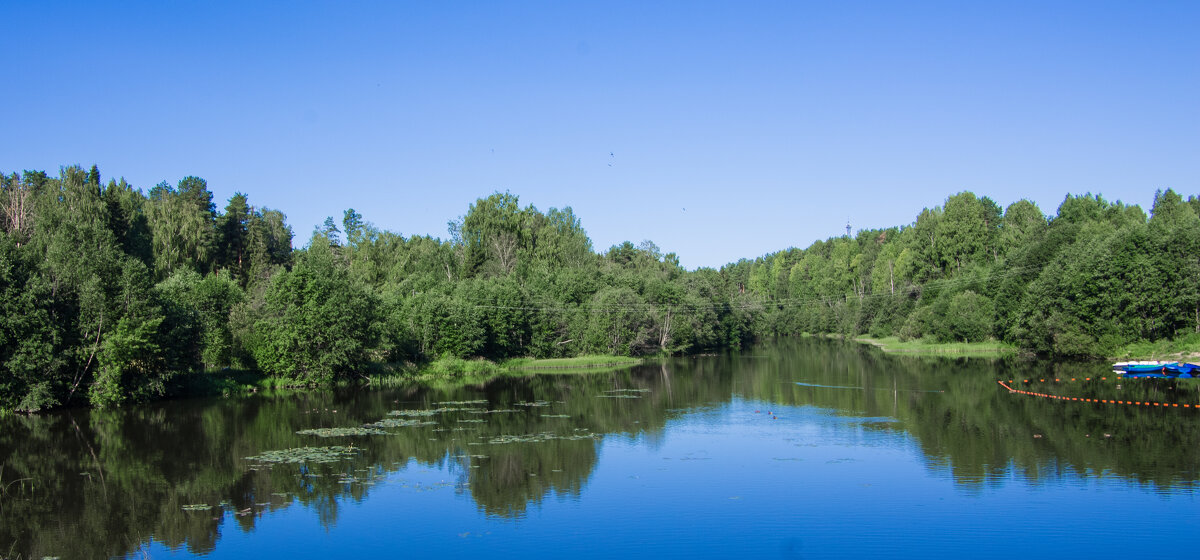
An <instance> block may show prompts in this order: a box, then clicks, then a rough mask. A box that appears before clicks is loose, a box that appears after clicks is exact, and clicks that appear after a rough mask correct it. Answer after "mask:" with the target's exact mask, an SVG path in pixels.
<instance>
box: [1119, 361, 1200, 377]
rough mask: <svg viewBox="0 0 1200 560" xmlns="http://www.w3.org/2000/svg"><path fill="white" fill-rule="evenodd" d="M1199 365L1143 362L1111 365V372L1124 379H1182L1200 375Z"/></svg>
mask: <svg viewBox="0 0 1200 560" xmlns="http://www.w3.org/2000/svg"><path fill="white" fill-rule="evenodd" d="M1197 370H1200V365H1196V364H1189V363H1183V362H1143V363H1118V364H1113V372H1114V373H1119V374H1122V375H1124V376H1125V377H1140V378H1182V379H1190V378H1192V377H1194V376H1196V375H1200V372H1198V371H1197Z"/></svg>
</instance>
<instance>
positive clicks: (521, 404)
mask: <svg viewBox="0 0 1200 560" xmlns="http://www.w3.org/2000/svg"><path fill="white" fill-rule="evenodd" d="M513 404H515V405H517V406H550V401H532V402H528V401H524V402H519V403H513Z"/></svg>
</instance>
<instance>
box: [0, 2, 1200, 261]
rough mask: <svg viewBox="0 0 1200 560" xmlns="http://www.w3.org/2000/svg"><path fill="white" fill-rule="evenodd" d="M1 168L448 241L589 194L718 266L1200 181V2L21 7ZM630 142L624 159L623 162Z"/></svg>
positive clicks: (6, 40)
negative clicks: (348, 212)
mask: <svg viewBox="0 0 1200 560" xmlns="http://www.w3.org/2000/svg"><path fill="white" fill-rule="evenodd" d="M0 20H2V21H5V22H6V23H7V25H5V28H4V31H3V33H0V71H2V73H0V76H3V77H4V85H3V86H0V116H2V117H3V119H2V121H0V122H3V125H4V126H3V128H2V132H0V171H3V172H6V173H11V172H13V171H21V170H23V169H42V170H46V171H48V172H50V173H51V174H57V170H58V168H59V166H61V165H66V164H80V165H83V166H85V167H87V166H90V165H92V164H97V165H99V167H100V170H101V173H102V175H104V176H105V177H115V176H124V177H125V178H126V179H127V180H128V181H129V182H130V183H132V184H133V185H134V186H137V187H140V188H142V189H143V190H148V189H149V188H150V187H152V186H153V185H154V184H156V183H158V182H160V181H163V180H167V181H169V182H171V183H175V182H177V181H178V180H179V179H180V178H182V177H184V176H186V175H198V176H200V177H204V178H205V179H207V180H208V183H209V188H210V189H211V190H212V191H213V193H214V194H215V196H216V198H217V200H218V206H220V207H224V203H225V201H226V200H227V199H228V198H229V197H230V196H231V195H232V194H233V193H234V192H237V191H241V192H245V193H247V194H248V196H249V199H250V202H251V203H252V204H254V205H256V206H266V207H271V208H277V209H279V210H282V211H283V212H284V213H286V214H287V216H288V221H289V223H290V224H292V226H293V228H294V229H295V231H296V237H297V239H296V243H297V245H303V244H304V243H306V242H307V239H308V237H309V235H310V233H311V232H312V229H313V227H314V226H316V225H317V224H319V223H320V222H322V221H323V220H324V218H325V217H326V216H329V215H333V216H335V218H337V219H339V220H340V218H341V215H342V212H343V211H344V210H345V209H346V208H355V209H357V210H358V211H359V212H360V213H362V214H363V215H364V217H365V218H366V220H368V221H370V222H372V223H374V224H375V225H376V226H378V227H381V228H384V229H389V230H392V231H398V232H401V233H403V234H405V235H410V234H431V235H434V236H437V237H443V238H445V237H446V235H447V234H446V222H447V221H448V220H451V219H454V218H456V217H458V216H460V215H462V214H464V213H465V212H466V210H467V206H468V204H469V203H471V202H472V201H474V200H475V199H476V198H479V197H483V196H486V195H488V194H490V193H492V192H495V191H506V190H507V191H510V192H512V193H514V194H517V195H519V196H520V200H521V202H522V204H533V205H535V206H537V207H538V208H539V209H541V210H543V211H544V210H547V209H548V208H550V207H559V208H561V207H564V206H571V207H572V208H573V209H574V210H575V213H576V215H577V216H579V217H580V218H581V219H582V221H583V226H584V228H585V229H586V230H587V231H588V234H589V235H590V237H591V238H592V241H593V243H594V245H595V247H596V249H597V250H604V249H606V248H607V247H609V246H611V245H613V244H617V243H620V242H621V241H624V240H630V241H633V242H635V243H637V242H640V241H641V240H644V239H650V240H652V241H654V242H655V243H656V244H657V245H658V246H659V247H661V248H662V250H663V251H664V252H675V253H677V254H678V255H679V256H680V259H681V261H682V263H683V264H684V266H686V267H688V268H695V267H698V266H713V267H718V266H720V265H722V264H725V263H728V262H732V261H736V260H737V259H739V258H743V257H746V258H753V257H756V256H759V255H762V254H764V253H768V252H773V251H776V250H779V249H783V248H787V247H790V246H796V247H807V246H808V245H809V244H811V243H812V242H813V241H815V240H817V239H824V238H827V237H830V236H835V235H839V234H841V233H842V232H844V229H845V225H846V222H847V220H849V221H850V222H851V223H852V225H853V227H854V228H855V229H859V228H874V227H887V226H894V225H902V224H908V223H911V222H912V221H913V219H914V218H915V217H916V215H917V214H918V213H919V212H920V210H921V209H922V208H924V207H927V206H929V207H932V206H935V205H939V204H941V203H942V202H943V201H944V200H945V198H946V197H947V196H948V195H950V194H953V193H956V192H959V191H962V190H970V191H973V192H975V193H976V194H979V195H987V196H990V197H992V198H993V199H994V200H996V201H997V202H999V203H1000V204H1001V205H1007V204H1009V203H1011V202H1014V201H1016V200H1018V199H1021V198H1029V199H1031V200H1033V201H1035V202H1037V203H1038V205H1039V206H1040V207H1041V208H1042V210H1043V211H1044V212H1046V213H1048V214H1053V213H1054V211H1055V209H1056V208H1057V206H1058V204H1059V203H1060V202H1061V201H1062V198H1063V196H1064V195H1066V194H1067V193H1084V192H1093V193H1101V194H1103V195H1104V196H1105V197H1106V198H1108V199H1110V200H1117V199H1119V200H1123V201H1125V202H1128V203H1136V204H1141V205H1143V206H1144V207H1147V208H1148V207H1149V204H1150V201H1151V200H1152V198H1153V194H1154V191H1155V189H1160V188H1163V189H1165V188H1174V189H1176V190H1177V191H1180V192H1181V193H1184V194H1185V195H1186V194H1196V193H1200V184H1198V182H1200V181H1198V177H1200V33H1197V31H1196V30H1197V29H1200V2H1070V3H1060V2H1028V3H1024V2H997V3H984V2H911V3H910V2H879V3H873V2H801V1H794V2H779V3H773V2H749V3H742V2H739V3H708V2H680V3H674V2H672V3H665V2H662V3H660V2H653V3H651V2H612V1H606V2H380V3H368V2H348V3H334V2H329V3H317V2H297V3H290V2H278V3H249V2H246V3H243V2H161V1H157V2H145V3H136V2H121V3H111V5H110V4H109V3H96V2H79V3H65V2H5V3H3V4H2V5H0ZM610 154H611V155H610Z"/></svg>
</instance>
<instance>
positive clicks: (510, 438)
mask: <svg viewBox="0 0 1200 560" xmlns="http://www.w3.org/2000/svg"><path fill="white" fill-rule="evenodd" d="M556 439H561V440H568V441H578V440H585V439H592V440H598V439H601V436H600V435H599V434H592V433H590V432H588V433H575V434H566V435H563V434H555V433H551V432H542V433H540V434H524V435H502V436H496V437H494V438H492V439H489V440H488V443H491V444H496V445H502V444H506V443H542V442H546V441H552V440H556Z"/></svg>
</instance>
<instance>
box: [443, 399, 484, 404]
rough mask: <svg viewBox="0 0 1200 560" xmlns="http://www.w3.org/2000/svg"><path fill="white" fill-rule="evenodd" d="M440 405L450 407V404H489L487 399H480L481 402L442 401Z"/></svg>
mask: <svg viewBox="0 0 1200 560" xmlns="http://www.w3.org/2000/svg"><path fill="white" fill-rule="evenodd" d="M438 404H439V405H448V404H487V399H479V400H477V401H441V402H439V403H438Z"/></svg>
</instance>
